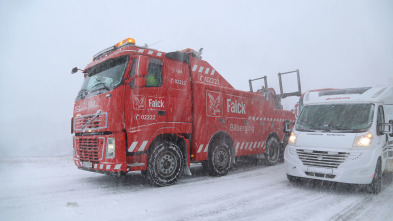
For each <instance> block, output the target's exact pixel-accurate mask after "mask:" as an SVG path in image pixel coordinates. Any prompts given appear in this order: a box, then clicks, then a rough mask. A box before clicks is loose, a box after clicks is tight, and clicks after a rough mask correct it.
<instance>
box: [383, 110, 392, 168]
mask: <svg viewBox="0 0 393 221" xmlns="http://www.w3.org/2000/svg"><path fill="white" fill-rule="evenodd" d="M390 121H393V104H389V105H385V122H386V123H389V122H390ZM392 130H393V128H392ZM387 136H388V156H387V157H388V158H389V159H390V160H392V161H393V133H391V134H389V135H387Z"/></svg>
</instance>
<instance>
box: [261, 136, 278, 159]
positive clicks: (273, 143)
mask: <svg viewBox="0 0 393 221" xmlns="http://www.w3.org/2000/svg"><path fill="white" fill-rule="evenodd" d="M280 146H281V145H280V142H278V140H277V138H275V137H270V138H269V140H268V141H267V143H266V151H265V164H266V165H268V166H271V165H274V164H276V163H277V162H278V160H279V159H280Z"/></svg>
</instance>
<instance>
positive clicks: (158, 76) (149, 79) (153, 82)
mask: <svg viewBox="0 0 393 221" xmlns="http://www.w3.org/2000/svg"><path fill="white" fill-rule="evenodd" d="M161 86H162V62H161V60H158V59H154V58H150V59H149V69H148V73H147V75H146V87H161Z"/></svg>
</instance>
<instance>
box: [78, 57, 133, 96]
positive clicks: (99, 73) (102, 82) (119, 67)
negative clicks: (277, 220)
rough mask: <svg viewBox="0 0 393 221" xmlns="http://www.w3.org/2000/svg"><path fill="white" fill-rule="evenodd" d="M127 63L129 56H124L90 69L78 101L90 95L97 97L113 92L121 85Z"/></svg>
mask: <svg viewBox="0 0 393 221" xmlns="http://www.w3.org/2000/svg"><path fill="white" fill-rule="evenodd" d="M127 62H128V56H122V57H118V58H114V59H110V60H107V61H104V62H102V63H100V64H97V65H95V66H93V67H91V68H89V69H88V70H87V73H86V74H87V75H86V78H85V80H84V81H83V84H82V88H81V90H80V91H79V93H78V96H77V100H78V99H83V98H85V97H86V95H88V94H91V95H97V94H101V93H105V92H107V91H110V90H113V89H114V88H115V87H116V86H118V85H119V84H120V82H121V79H122V77H123V75H124V72H125V69H126V67H127Z"/></svg>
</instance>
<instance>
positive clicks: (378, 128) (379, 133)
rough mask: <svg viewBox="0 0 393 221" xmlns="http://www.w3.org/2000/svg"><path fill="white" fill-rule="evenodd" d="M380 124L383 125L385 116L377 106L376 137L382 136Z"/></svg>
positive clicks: (380, 107) (381, 108)
mask: <svg viewBox="0 0 393 221" xmlns="http://www.w3.org/2000/svg"><path fill="white" fill-rule="evenodd" d="M381 123H385V115H384V112H383V107H382V106H379V107H378V116H377V133H378V135H383V133H381V131H382V130H381V129H382V128H381V126H380V125H381Z"/></svg>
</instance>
